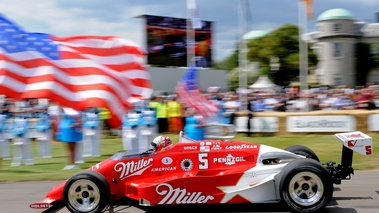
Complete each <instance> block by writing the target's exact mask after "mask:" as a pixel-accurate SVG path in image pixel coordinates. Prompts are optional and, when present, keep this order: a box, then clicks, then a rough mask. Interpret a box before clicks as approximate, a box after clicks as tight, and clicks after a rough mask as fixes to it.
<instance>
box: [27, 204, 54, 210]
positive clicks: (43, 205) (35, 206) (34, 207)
mask: <svg viewBox="0 0 379 213" xmlns="http://www.w3.org/2000/svg"><path fill="white" fill-rule="evenodd" d="M29 207H30V208H32V209H48V208H50V204H49V203H33V204H30V205H29Z"/></svg>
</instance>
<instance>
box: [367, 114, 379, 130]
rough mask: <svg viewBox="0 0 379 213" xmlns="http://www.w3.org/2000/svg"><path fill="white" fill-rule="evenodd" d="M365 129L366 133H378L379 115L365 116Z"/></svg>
mask: <svg viewBox="0 0 379 213" xmlns="http://www.w3.org/2000/svg"><path fill="white" fill-rule="evenodd" d="M367 129H368V131H379V114H373V115H368V116H367Z"/></svg>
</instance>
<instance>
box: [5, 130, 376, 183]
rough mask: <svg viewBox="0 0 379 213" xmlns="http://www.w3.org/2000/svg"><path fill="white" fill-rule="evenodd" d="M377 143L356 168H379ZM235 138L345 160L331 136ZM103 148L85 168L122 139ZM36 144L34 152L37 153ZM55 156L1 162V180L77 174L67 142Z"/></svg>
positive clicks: (115, 148)
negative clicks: (70, 166) (69, 160)
mask: <svg viewBox="0 0 379 213" xmlns="http://www.w3.org/2000/svg"><path fill="white" fill-rule="evenodd" d="M168 136H170V137H171V138H172V140H173V141H178V138H179V137H178V135H172V134H169V135H168ZM371 136H372V137H373V142H374V150H373V153H374V154H373V155H371V156H363V155H360V154H359V153H354V159H353V168H354V169H355V170H374V169H379V164H378V162H379V155H377V154H376V153H379V142H378V141H379V134H372V135H371ZM234 140H242V141H251V142H255V143H261V144H266V145H270V146H274V147H278V148H285V147H288V146H290V145H295V144H300V145H305V146H308V147H309V148H311V149H312V150H313V151H314V152H315V153H316V154H317V155H318V156H319V158H320V161H321V162H322V163H326V162H328V161H334V162H337V163H339V162H340V160H341V149H342V143H341V142H340V141H338V140H337V139H334V136H333V135H332V134H329V135H314V134H308V135H291V136H254V137H246V136H245V135H244V134H239V135H237V137H236V138H235V139H234ZM101 145H102V147H101V154H102V156H101V157H90V158H86V162H85V163H83V164H80V166H81V168H82V169H86V168H89V167H91V166H92V165H94V164H96V163H98V162H100V161H101V160H103V159H106V158H108V157H109V156H111V155H113V153H114V152H116V151H119V150H122V142H121V138H103V139H102V144H101ZM35 148H36V147H35V144H34V143H33V149H34V150H33V151H34V154H36V150H35ZM52 148H53V149H52V154H53V158H48V159H42V158H36V159H35V165H32V166H25V165H22V166H10V164H11V161H8V160H4V161H2V162H1V161H0V162H1V164H2V165H1V166H0V182H12V181H38V180H64V179H67V178H69V177H70V176H72V175H73V174H75V173H77V172H78V170H62V168H63V167H64V166H65V165H66V162H67V157H66V154H67V150H66V144H65V143H60V142H54V143H53V146H52Z"/></svg>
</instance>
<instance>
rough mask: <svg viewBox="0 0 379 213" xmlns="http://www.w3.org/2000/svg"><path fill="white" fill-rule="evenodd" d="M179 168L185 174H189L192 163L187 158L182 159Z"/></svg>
mask: <svg viewBox="0 0 379 213" xmlns="http://www.w3.org/2000/svg"><path fill="white" fill-rule="evenodd" d="M180 167H181V168H182V169H183V170H184V171H186V172H189V171H191V170H192V168H193V162H192V160H191V159H189V158H185V159H183V160H182V161H181V162H180Z"/></svg>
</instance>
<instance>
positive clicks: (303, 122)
mask: <svg viewBox="0 0 379 213" xmlns="http://www.w3.org/2000/svg"><path fill="white" fill-rule="evenodd" d="M355 130H356V120H355V117H354V116H348V115H330V116H289V117H287V132H347V131H355Z"/></svg>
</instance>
